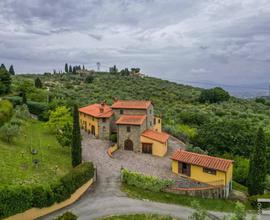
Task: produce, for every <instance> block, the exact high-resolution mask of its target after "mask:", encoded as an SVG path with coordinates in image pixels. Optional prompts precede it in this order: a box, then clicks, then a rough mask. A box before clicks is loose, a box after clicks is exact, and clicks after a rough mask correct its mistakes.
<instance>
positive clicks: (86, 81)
mask: <svg viewBox="0 0 270 220" xmlns="http://www.w3.org/2000/svg"><path fill="white" fill-rule="evenodd" d="M93 81H94V77H93V76H92V75H88V76H86V78H85V80H84V82H85V83H92V82H93Z"/></svg>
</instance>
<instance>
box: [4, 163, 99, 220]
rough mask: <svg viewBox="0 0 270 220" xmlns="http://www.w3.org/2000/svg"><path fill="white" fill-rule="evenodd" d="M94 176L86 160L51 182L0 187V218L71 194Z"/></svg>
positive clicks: (44, 204) (60, 199)
mask: <svg viewBox="0 0 270 220" xmlns="http://www.w3.org/2000/svg"><path fill="white" fill-rule="evenodd" d="M93 176H94V166H93V164H92V163H90V162H87V163H83V164H80V165H79V166H77V167H75V168H73V169H72V170H70V172H69V173H67V174H66V175H64V176H63V177H61V178H60V180H59V181H56V182H54V183H52V184H45V183H44V184H43V185H29V186H24V185H22V186H2V187H0V218H4V217H7V216H10V215H14V214H16V213H19V212H23V211H25V210H27V209H29V208H31V207H38V208H42V207H47V206H50V205H52V204H54V203H55V202H61V201H64V200H66V199H67V198H69V197H70V196H71V194H72V193H74V192H75V191H76V189H78V188H79V187H80V186H82V185H83V184H84V183H86V182H87V181H88V180H90V179H91V178H93Z"/></svg>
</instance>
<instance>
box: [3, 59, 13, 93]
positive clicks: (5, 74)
mask: <svg viewBox="0 0 270 220" xmlns="http://www.w3.org/2000/svg"><path fill="white" fill-rule="evenodd" d="M2 65H3V64H2ZM10 85H11V77H10V74H9V72H8V71H7V70H6V68H5V66H4V67H2V66H1V67H0V94H7V93H9V92H10Z"/></svg>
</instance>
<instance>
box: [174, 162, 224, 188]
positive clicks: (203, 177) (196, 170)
mask: <svg viewBox="0 0 270 220" xmlns="http://www.w3.org/2000/svg"><path fill="white" fill-rule="evenodd" d="M172 172H174V173H178V161H175V160H173V161H172ZM190 178H191V179H194V180H198V181H200V182H204V183H208V184H211V185H220V184H222V185H226V182H225V180H226V178H225V172H221V171H217V173H216V175H212V174H208V173H205V172H203V168H202V167H200V166H194V165H191V168H190Z"/></svg>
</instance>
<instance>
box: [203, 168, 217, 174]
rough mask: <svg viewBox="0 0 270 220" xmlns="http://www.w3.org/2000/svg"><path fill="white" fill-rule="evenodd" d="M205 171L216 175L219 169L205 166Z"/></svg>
mask: <svg viewBox="0 0 270 220" xmlns="http://www.w3.org/2000/svg"><path fill="white" fill-rule="evenodd" d="M203 172H204V173H208V174H212V175H216V174H217V171H216V170H213V169H209V168H203Z"/></svg>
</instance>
